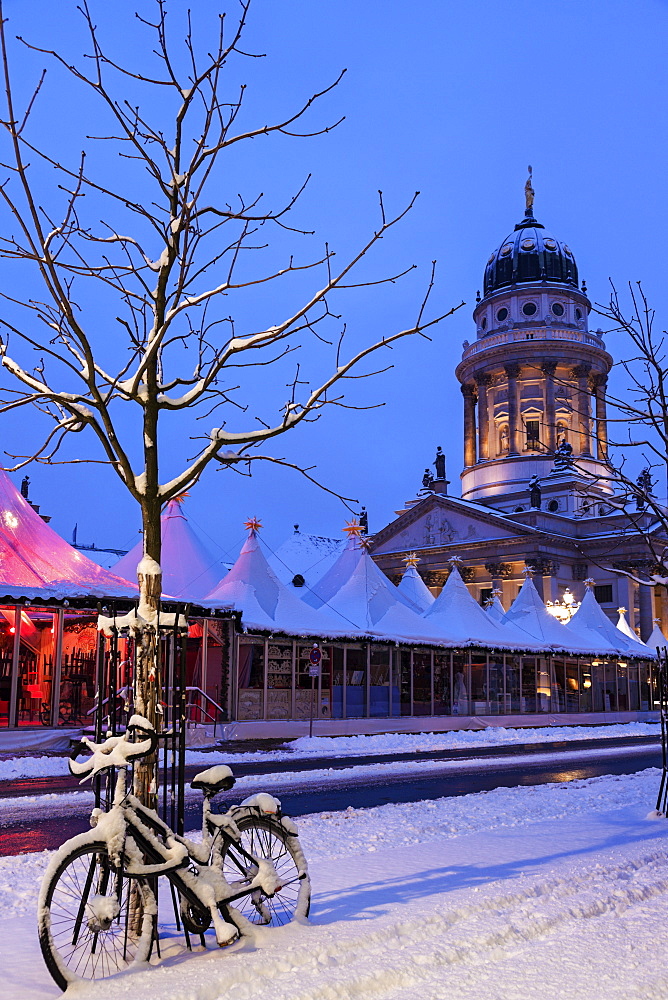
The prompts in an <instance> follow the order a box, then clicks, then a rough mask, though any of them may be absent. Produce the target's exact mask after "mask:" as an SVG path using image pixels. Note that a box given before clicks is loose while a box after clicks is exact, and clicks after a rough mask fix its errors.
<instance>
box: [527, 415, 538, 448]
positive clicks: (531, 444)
mask: <svg viewBox="0 0 668 1000" xmlns="http://www.w3.org/2000/svg"><path fill="white" fill-rule="evenodd" d="M526 429H527V448H537V447H538V445H539V443H540V420H527V421H526Z"/></svg>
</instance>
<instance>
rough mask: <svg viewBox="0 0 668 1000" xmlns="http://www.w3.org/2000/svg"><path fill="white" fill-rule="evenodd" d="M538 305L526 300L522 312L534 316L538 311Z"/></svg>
mask: <svg viewBox="0 0 668 1000" xmlns="http://www.w3.org/2000/svg"><path fill="white" fill-rule="evenodd" d="M536 309H537V306H536V303H535V302H525V303H524V305H523V306H522V312H523V313H524V315H525V316H533V314H534V313H535V312H536Z"/></svg>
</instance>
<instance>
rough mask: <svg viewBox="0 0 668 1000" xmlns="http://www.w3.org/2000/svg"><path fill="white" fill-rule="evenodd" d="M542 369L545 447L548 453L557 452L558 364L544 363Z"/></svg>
mask: <svg viewBox="0 0 668 1000" xmlns="http://www.w3.org/2000/svg"><path fill="white" fill-rule="evenodd" d="M542 369H543V375H544V376H545V413H544V419H545V446H546V448H547V450H548V451H556V449H557V413H556V408H555V405H554V375H555V372H556V370H557V362H556V361H544V362H543V365H542Z"/></svg>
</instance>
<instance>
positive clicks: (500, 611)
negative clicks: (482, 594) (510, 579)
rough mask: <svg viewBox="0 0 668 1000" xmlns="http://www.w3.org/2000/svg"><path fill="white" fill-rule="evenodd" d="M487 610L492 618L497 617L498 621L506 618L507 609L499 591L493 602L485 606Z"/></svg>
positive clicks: (495, 594)
mask: <svg viewBox="0 0 668 1000" xmlns="http://www.w3.org/2000/svg"><path fill="white" fill-rule="evenodd" d="M485 611H486V612H487V614H488V615H489V616H490V618H494V619H496V621H497V622H500V621H502V619H503V618H505V616H506V609H505V608H504V606H503V604H502V603H501V598H500V597H499V595H498V593H497V592H495V593H494V597H493V599H492V602H491V604H489V605H488V607H486V608H485Z"/></svg>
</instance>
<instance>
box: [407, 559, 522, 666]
mask: <svg viewBox="0 0 668 1000" xmlns="http://www.w3.org/2000/svg"><path fill="white" fill-rule="evenodd" d="M423 617H424V618H425V620H426V621H427V622H429V624H430V625H431V624H432V623H433V624H434V625H435V626H437V627H438V628H439V629H440V630H441V631H442V632H444V633H445V634H446V635H447V636H448V639H449V640H450V642H451V643H452V644H453V645H457V646H491V647H492V648H493V649H530V648H531V649H533V648H535V646H536V641H535V640H534V639H533V638H530V637H529V636H527V635H526V633H521V632H519V631H518V630H517V629H516V628H515V627H514V626H513V625H511V624H503V625H502V624H501V623H500V622H498V621H495V619H494V618H493V617H491V616H490V615H489V614H488V613H487V612H486V611H484V610H483V608H481V607H480V605H479V604H478V602H477V601H476V600H475V598H474V597H472V595H471V594H470V593H469V590H468V588H467V586H466V584H465V583H464V581H463V580H462V578H461V575H460V573H459V570H458V569H457V567H456V566H453V567H452V570H451V572H450V575H449V577H448V579H447V580H446V581H445V586H444V587H443V590H442V591H441V593H440V594H439V595H438V597H437V598H436V600H435V601H434V603H433V604H432V606H431V607H430V608H429V609H428V610H427V611H425V613H424V616H423Z"/></svg>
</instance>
